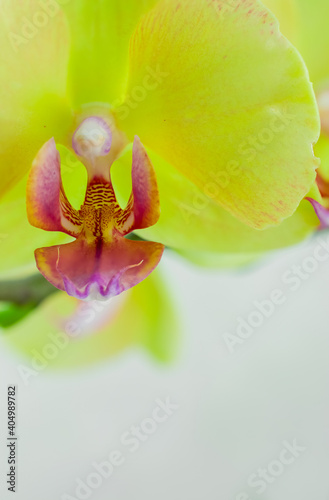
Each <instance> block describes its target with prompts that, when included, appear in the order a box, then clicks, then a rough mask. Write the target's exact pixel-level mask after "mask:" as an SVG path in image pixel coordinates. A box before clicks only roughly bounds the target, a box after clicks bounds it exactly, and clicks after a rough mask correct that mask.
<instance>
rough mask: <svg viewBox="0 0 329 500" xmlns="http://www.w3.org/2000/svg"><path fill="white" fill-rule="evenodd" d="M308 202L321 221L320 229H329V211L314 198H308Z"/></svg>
mask: <svg viewBox="0 0 329 500" xmlns="http://www.w3.org/2000/svg"><path fill="white" fill-rule="evenodd" d="M306 200H308V201H309V202H310V203H311V205H312V206H313V208H314V211H315V213H316V215H317V216H318V219H319V221H320V222H321V225H320V227H319V229H320V230H322V229H329V210H328V209H327V208H325V207H324V206H322V205H321V203H319V202H318V201H315V200H313V198H306Z"/></svg>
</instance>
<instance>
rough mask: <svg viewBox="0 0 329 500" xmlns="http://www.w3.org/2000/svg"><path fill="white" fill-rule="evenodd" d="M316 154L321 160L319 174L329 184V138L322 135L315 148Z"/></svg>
mask: <svg viewBox="0 0 329 500" xmlns="http://www.w3.org/2000/svg"><path fill="white" fill-rule="evenodd" d="M315 153H316V155H317V156H318V157H319V158H320V160H321V165H320V168H319V174H320V175H321V177H323V179H324V180H325V181H327V182H329V137H328V136H327V135H325V134H322V135H321V137H320V140H319V142H318V143H317V145H316V147H315Z"/></svg>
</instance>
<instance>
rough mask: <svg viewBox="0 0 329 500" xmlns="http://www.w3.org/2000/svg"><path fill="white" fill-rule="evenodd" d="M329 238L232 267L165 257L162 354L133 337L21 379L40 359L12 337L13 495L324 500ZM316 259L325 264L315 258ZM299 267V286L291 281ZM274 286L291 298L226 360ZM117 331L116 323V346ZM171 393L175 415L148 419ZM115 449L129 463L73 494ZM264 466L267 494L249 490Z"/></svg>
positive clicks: (6, 344) (6, 349) (7, 361)
mask: <svg viewBox="0 0 329 500" xmlns="http://www.w3.org/2000/svg"><path fill="white" fill-rule="evenodd" d="M328 239H329V238H328V233H325V232H323V233H321V234H319V236H317V237H315V238H313V239H311V240H310V241H308V242H306V243H304V244H303V245H300V246H299V247H297V248H293V249H290V250H288V251H283V252H280V253H278V254H276V256H275V257H276V258H275V259H271V258H268V259H267V260H264V261H263V262H262V263H261V265H259V264H258V265H257V267H253V266H251V267H249V268H247V269H245V270H243V271H238V272H235V273H230V272H221V271H218V272H214V271H213V270H211V271H209V272H208V271H205V270H200V269H198V268H195V267H193V266H192V265H190V264H187V263H186V262H185V261H183V260H181V259H180V258H179V257H177V256H176V255H173V254H171V252H169V251H168V252H167V253H166V255H165V258H164V260H163V262H162V265H161V272H162V274H163V280H164V282H165V283H166V288H167V291H168V292H169V296H170V297H171V300H172V302H173V305H174V307H175V308H176V310H177V311H179V324H180V327H179V328H178V327H177V325H176V326H175V324H174V322H173V323H170V322H169V323H168V325H167V327H168V330H167V331H166V332H165V334H164V333H162V335H163V338H162V340H163V342H164V339H165V338H167V339H168V341H169V342H170V345H171V346H172V348H171V350H170V353H169V352H167V354H166V356H164V355H163V356H162V358H163V359H162V360H161V359H160V358H161V355H158V356H157V355H156V354H154V349H153V351H152V349H151V348H147V347H145V343H144V344H143V343H140V344H139V345H138V343H136V344H135V345H131V346H129V345H128V346H127V347H125V348H123V349H122V350H119V351H118V352H117V353H116V354H115V355H114V357H108V358H106V357H105V359H102V360H100V361H98V362H97V363H94V364H92V363H91V364H88V363H87V364H86V363H82V366H80V367H76V368H73V369H61V370H56V369H55V368H54V367H53V366H52V364H51V363H49V366H46V367H45V368H43V369H42V370H41V371H40V373H38V374H37V375H35V376H27V378H25V381H24V380H23V379H24V376H23V378H22V371H21V370H22V365H23V366H24V367H26V368H30V369H31V368H32V367H31V361H29V357H28V356H27V357H26V355H23V354H19V353H18V351H17V347H16V348H14V347H13V341H12V340H10V338H9V336H8V333H6V331H3V332H2V334H1V339H0V342H1V346H0V358H1V360H0V381H1V382H0V383H1V386H0V398H1V413H2V414H1V415H0V421H1V423H2V425H1V429H0V432H1V442H0V446H1V453H0V456H1V470H2V471H6V469H7V466H6V463H5V460H6V451H5V446H6V445H5V435H6V434H5V431H6V425H5V422H6V415H5V413H6V408H5V406H6V405H5V402H6V397H7V396H6V394H7V385H8V384H16V385H17V387H18V392H17V412H18V416H17V426H18V436H19V439H18V444H17V450H18V483H17V487H18V488H17V493H16V495H15V498H17V499H19V500H45V499H47V500H56V499H72V498H94V499H98V500H105V499H108V498H114V499H116V500H127V499H128V498H129V499H130V498H135V499H136V500H140V499H143V500H148V499H150V500H151V499H152V500H153V499H154V498H157V500H162V499H163V500H165V499H168V498H171V499H173V500H181V499H182V498H184V499H188V500H199V499H201V498H207V499H209V500H212V499H214V500H215V499H216V500H217V499H219V498H220V499H225V500H226V499H227V500H246V499H251V500H255V499H261V500H292V499H298V500H309V499H310V498H316V499H317V500H328V498H329V485H328V480H327V476H328V474H327V471H328V466H329V455H328V446H329V428H328V421H329V399H328V380H329V363H328V354H329V336H328V319H329V318H328V297H329V288H328V287H329V257H328V260H327V261H325V260H324V259H325V258H326V255H327V256H329V254H327V253H326V251H325V250H323V251H319V248H320V247H319V245H320V243H321V242H322V243H323V242H326V241H327V240H328ZM313 255H320V256H321V258H322V260H323V261H322V262H318V264H317V265H316V264H314V262H315V261H314V259H312V256H313ZM294 266H301V268H302V270H300V269H299V270H296V269H297V268H295V267H294ZM301 272H302V276H303V278H299V281H298V279H297V280H292V279H291V278H292V276H293V275H295V273H301ZM141 286H142V285H141ZM297 287H298V289H297V290H294V289H295V288H297ZM136 290H138V287H136ZM274 290H281V292H282V295H281V299H282V297H284V298H285V300H284V301H283V300H282V302H283V303H282V304H281V305H277V306H276V307H275V309H274V311H273V313H272V315H271V316H270V317H269V318H266V319H264V320H263V322H262V321H261V320H260V322H262V325H261V326H260V327H258V328H255V329H254V331H253V333H252V334H250V336H249V338H248V339H245V340H244V341H243V342H242V343H241V344H237V345H235V346H234V348H233V352H230V350H229V348H228V344H227V341H225V339H227V338H228V337H227V336H225V334H226V333H231V334H233V335H236V329H237V326H238V318H243V319H247V318H248V317H249V315H250V314H251V313H252V312H253V311H255V310H256V307H255V305H254V301H258V302H262V301H265V300H267V299H269V297H270V296H271V294H273V291H274ZM274 295H275V294H274ZM254 320H255V318H254ZM256 321H257V320H256ZM171 328H174V329H175V330H174V331H170V329H171ZM40 330H41V329H40ZM56 331H58V330H56V329H55V328H53V332H56ZM40 333H42V334H43V335H45V336H47V335H49V333H51V329H47V330H44V331H40ZM121 333H122V336H123V337H124V336H126V335H127V333H128V332H126V331H122V332H121ZM27 334H28V332H26V335H27ZM14 335H16V336H17V335H18V334H17V333H15V334H14ZM111 335H112V336H113V333H111V329H110V328H109V329H108V331H107V336H108V338H109V342H110V343H111V342H112V341H113V339H112V340H111ZM114 335H117V334H116V333H115V332H114ZM154 335H155V336H156V331H154ZM173 335H174V338H173ZM101 336H102V334H100V338H101ZM166 336H167V337H166ZM95 338H97V335H96V337H95ZM75 341H76V342H78V341H77V339H76V340H75ZM100 341H101V340H100ZM104 345H106V343H105V344H104ZM70 349H71V346H70ZM104 349H105V348H104ZM231 351H232V349H231ZM77 352H80V351H79V350H78V351H77ZM64 353H65V349H63V350H61V351H60V354H59V355H58V359H60V358H62V359H63V357H64ZM79 355H80V357H81V356H82V355H81V354H79ZM70 356H71V359H72V360H73V359H74V354H70ZM82 357H83V356H82ZM24 373H28V372H24ZM168 398H169V401H170V403H171V404H173V405H177V406H178V408H176V407H174V406H173V407H172V408H171V409H169V411H168V413H172V415H170V416H168V418H167V420H165V421H164V422H162V423H159V424H156V425H153V424H152V422H150V420H148V419H150V418H152V414H153V411H154V409H155V408H156V407H157V406H158V404H159V403H158V401H159V400H161V401H162V403H165V402H166V400H167V399H168ZM160 414H161V415H164V413H160ZM133 425H135V426H140V425H142V428H143V429H146V432H147V431H149V432H152V433H150V434H148V435H147V439H146V440H145V441H144V440H142V439H139V440H138V442H137V444H136V443H135V445H136V446H133V445H132V444H130V445H128V444H127V443H126V444H123V443H122V442H121V439H122V437H124V436H125V438H126V439H128V436H127V433H130V432H131V430H132V429H131V428H132V426H133ZM145 436H146V434H145V432H144V433H142V435H141V437H142V438H143V439H145ZM130 438H131V436H130ZM287 443H288V445H289V444H290V445H291V446H293V445H294V443H295V445H296V444H297V450H299V451H297V452H296V453H295V454H296V455H297V456H296V457H294V458H293V460H289V461H292V463H290V464H289V465H283V466H281V467H280V464H279V465H278V463H277V462H276V464H275V463H274V462H275V461H277V460H278V459H279V457H280V456H282V455H281V454H282V452H283V450H284V448H285V447H286V445H287ZM137 447H138V449H137V450H136V451H135V452H132V451H131V448H134V449H135V448H137ZM114 451H120V452H121V454H122V456H121V459H122V460H124V462H123V463H122V465H121V466H115V467H114V470H113V474H112V475H111V477H108V478H107V479H104V480H102V483H101V485H100V486H98V487H96V488H94V489H92V490H90V489H89V490H88V489H86V490H84V491H83V490H81V491H80V492H79V495H80V496H76V488H77V486H78V482H77V481H78V480H79V479H80V480H82V481H83V482H86V480H87V479H89V480H91V482H93V480H94V481H95V484H94V485H95V486H97V476H95V477H94V476H93V473H95V468H94V466H93V463H94V462H97V463H98V464H100V463H101V462H104V461H108V460H109V456H110V454H111V453H113V452H114ZM292 456H293V455H291V454H290V455H288V458H289V459H290V458H291V457H292ZM122 460H121V461H122ZM273 464H274V465H273ZM268 467H269V468H270V469H269V470H270V471H272V472H270V475H269V476H268V482H266V483H265V484H266V488H265V491H264V492H263V493H259V490H261V489H263V488H261V486H260V485H259V483H258V487H256V486H257V483H256V486H255V485H254V486H248V479H249V478H250V477H251V475H253V474H254V475H255V474H256V475H258V473H259V469H260V468H263V469H267V468H268ZM273 474H275V475H273ZM253 478H254V481H256V479H255V476H254V477H253ZM92 484H93V483H92ZM252 484H255V483H252ZM0 488H1V490H0V497H1V498H11V496H9V495H12V494H11V493H8V492H6V490H5V487H4V481H3V480H2V481H1V485H0ZM65 494H66V496H65Z"/></svg>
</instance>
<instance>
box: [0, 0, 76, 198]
mask: <svg viewBox="0 0 329 500" xmlns="http://www.w3.org/2000/svg"><path fill="white" fill-rule="evenodd" d="M40 3H41V2H39V1H37V0H21V1H20V0H2V1H1V3H0V46H1V52H0V101H1V109H0V129H1V134H0V151H1V152H0V174H1V183H0V196H1V194H2V193H4V192H5V191H7V190H8V189H9V188H10V187H11V186H13V185H14V184H15V183H16V182H18V181H19V180H20V179H21V178H22V177H23V176H24V174H25V173H26V172H27V171H28V169H29V168H30V166H31V163H32V160H33V158H34V157H35V155H36V153H37V151H38V150H39V149H40V147H41V146H42V145H43V144H44V142H46V141H47V140H48V139H49V138H51V137H52V136H54V137H55V138H56V140H60V141H61V142H63V141H64V143H65V140H66V138H67V135H68V133H69V131H70V128H71V125H72V111H71V108H70V103H69V101H68V99H67V96H66V85H67V62H68V55H69V37H68V29H67V22H66V20H65V17H64V15H63V13H61V12H60V11H59V12H58V13H57V14H56V16H54V17H50V16H49V15H48V14H47V13H46V12H45V11H44V9H43V8H42V7H41V6H40Z"/></svg>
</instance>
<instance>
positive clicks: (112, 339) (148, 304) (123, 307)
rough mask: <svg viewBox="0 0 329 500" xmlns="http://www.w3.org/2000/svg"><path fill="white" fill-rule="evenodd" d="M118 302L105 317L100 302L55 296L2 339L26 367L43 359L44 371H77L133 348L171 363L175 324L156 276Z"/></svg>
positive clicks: (12, 328)
mask: <svg viewBox="0 0 329 500" xmlns="http://www.w3.org/2000/svg"><path fill="white" fill-rule="evenodd" d="M111 304H112V302H111ZM115 304H116V305H115V308H114V310H113V311H112V312H111V313H107V314H104V311H106V310H105V306H104V303H102V302H98V303H96V302H78V301H77V300H76V299H73V298H72V297H69V296H68V295H66V294H64V293H61V292H59V293H55V294H54V295H52V296H51V297H49V298H48V299H46V300H45V301H44V302H43V303H42V304H41V306H40V307H39V308H38V309H36V310H34V311H33V312H32V313H30V314H29V315H28V316H27V317H26V318H25V319H24V320H23V321H21V322H20V323H18V324H17V325H14V326H13V327H11V328H9V329H6V331H5V333H6V334H5V336H4V338H5V340H6V341H7V342H8V344H9V345H10V346H12V347H13V348H15V349H16V350H17V351H18V352H20V353H21V354H22V355H24V357H25V359H23V364H24V365H25V366H27V367H31V361H32V359H33V358H34V359H38V360H39V363H40V360H41V359H44V360H45V361H44V363H45V369H46V368H48V367H49V368H56V369H57V368H58V369H61V368H76V367H80V366H84V365H89V364H92V363H98V362H100V361H106V360H108V359H109V358H110V357H112V356H114V355H115V354H118V353H119V352H121V351H123V350H124V349H126V348H129V347H133V346H142V347H144V348H146V349H147V350H148V351H149V352H150V353H151V354H152V355H153V356H154V357H155V358H156V359H158V360H161V361H168V360H170V359H171V357H172V355H173V353H174V351H175V347H176V343H177V322H176V316H175V314H174V311H173V308H172V304H171V302H170V300H169V297H168V295H167V294H166V290H165V289H164V286H163V283H162V281H161V279H160V277H159V276H158V275H157V272H156V273H153V274H152V275H151V276H150V277H149V278H148V279H147V280H145V281H144V282H143V283H141V284H140V285H138V286H136V287H135V288H133V289H132V290H130V291H129V292H127V293H125V294H124V295H123V296H121V297H118V298H116V302H115ZM77 306H78V309H77ZM97 311H98V312H97ZM99 318H101V322H99ZM82 329H83V332H82V333H81V330H82ZM64 331H68V332H71V335H73V337H71V338H68V337H67V335H66V334H65V333H63V332H64ZM77 333H80V334H81V337H80V338H79V337H78V336H77ZM54 353H55V354H54ZM48 354H49V356H48ZM50 358H51V359H50ZM32 380H33V377H32Z"/></svg>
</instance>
